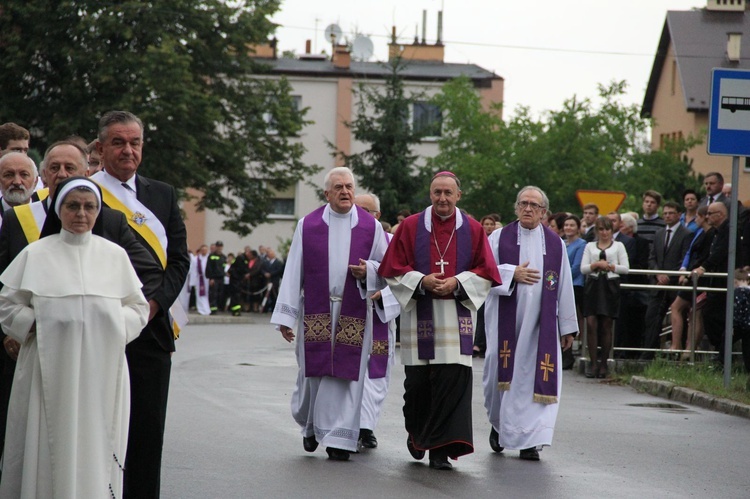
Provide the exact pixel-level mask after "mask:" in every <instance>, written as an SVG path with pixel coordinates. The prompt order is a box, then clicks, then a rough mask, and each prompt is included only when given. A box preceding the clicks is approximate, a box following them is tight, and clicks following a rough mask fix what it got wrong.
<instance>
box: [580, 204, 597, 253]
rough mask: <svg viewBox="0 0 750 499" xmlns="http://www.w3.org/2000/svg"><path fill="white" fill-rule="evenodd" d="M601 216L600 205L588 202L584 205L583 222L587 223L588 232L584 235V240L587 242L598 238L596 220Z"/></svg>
mask: <svg viewBox="0 0 750 499" xmlns="http://www.w3.org/2000/svg"><path fill="white" fill-rule="evenodd" d="M598 217H599V207H598V206H597V205H595V204H594V203H586V204H585V205H583V222H584V223H585V224H586V233H585V234H584V235H583V240H584V241H586V242H587V243H590V242H591V241H594V240H595V239H596V230H594V222H596V219H597V218H598Z"/></svg>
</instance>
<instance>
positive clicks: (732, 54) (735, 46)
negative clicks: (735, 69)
mask: <svg viewBox="0 0 750 499" xmlns="http://www.w3.org/2000/svg"><path fill="white" fill-rule="evenodd" d="M741 42H742V33H728V38H727V59H729V62H740V46H741Z"/></svg>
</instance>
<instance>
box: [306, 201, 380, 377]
mask: <svg viewBox="0 0 750 499" xmlns="http://www.w3.org/2000/svg"><path fill="white" fill-rule="evenodd" d="M356 209H357V211H358V215H359V221H358V223H357V226H356V227H353V228H352V235H351V243H350V246H349V261H348V262H347V264H348V265H359V259H360V258H362V259H367V258H369V256H370V252H371V251H372V244H373V241H374V239H375V219H374V218H372V217H371V216H369V215H368V214H367V212H366V211H364V210H362V209H361V208H359V207H356ZM324 210H325V206H323V207H321V208H318V209H317V210H315V211H313V212H312V213H310V214H309V215H307V216H306V217H305V219H304V221H303V226H302V227H303V229H302V265H303V269H304V284H303V288H304V291H305V316H304V318H303V321H304V342H305V345H304V346H305V376H307V377H320V376H332V377H334V378H342V379H348V380H352V381H358V380H359V365H360V360H361V358H362V344H363V343H364V335H365V319H366V317H367V304H366V301H365V300H363V299H362V297H361V296H360V294H359V289H357V282H356V280H355V279H354V276H352V275H351V272H347V273H346V281H345V283H344V293H343V296H342V299H341V313H340V314H339V320H338V322H337V324H336V334H335V335H334V338H333V345H331V300H330V295H329V289H330V286H329V282H328V265H329V258H328V224H326V223H325V222H324V221H323V211H324ZM334 263H335V264H337V265H343V264H344V263H343V262H334Z"/></svg>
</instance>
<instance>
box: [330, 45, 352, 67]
mask: <svg viewBox="0 0 750 499" xmlns="http://www.w3.org/2000/svg"><path fill="white" fill-rule="evenodd" d="M332 62H333V67H334V68H336V69H349V66H351V63H352V55H351V54H350V53H349V50H348V49H347V48H346V45H336V46H335V47H334V48H333V58H332Z"/></svg>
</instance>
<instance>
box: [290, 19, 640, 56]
mask: <svg viewBox="0 0 750 499" xmlns="http://www.w3.org/2000/svg"><path fill="white" fill-rule="evenodd" d="M279 28H281V29H296V30H302V31H312V32H316V30H314V29H313V28H307V27H302V26H289V25H279ZM316 34H317V32H316ZM344 34H345V35H349V36H351V35H353V34H354V33H350V32H344ZM369 36H370V37H372V38H382V39H385V40H390V38H391V37H390V35H369ZM443 43H444V44H446V45H449V44H450V45H463V46H468V47H487V48H501V49H511V50H533V51H538V52H562V53H569V54H588V55H615V56H626V57H654V54H653V53H648V54H645V53H639V52H621V51H610V50H583V49H566V48H555V47H538V46H533V45H510V44H501V43H482V42H462V41H456V40H444V41H443Z"/></svg>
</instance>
